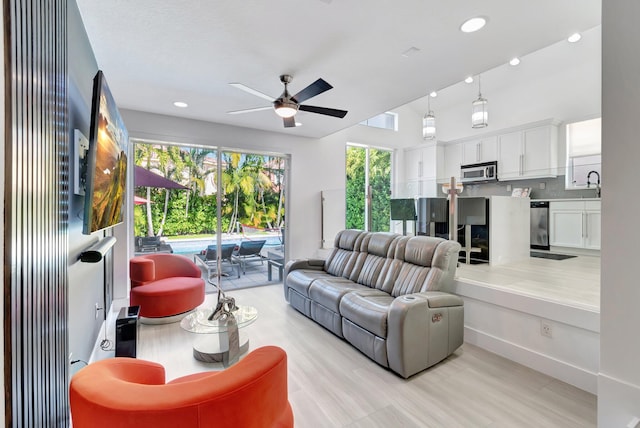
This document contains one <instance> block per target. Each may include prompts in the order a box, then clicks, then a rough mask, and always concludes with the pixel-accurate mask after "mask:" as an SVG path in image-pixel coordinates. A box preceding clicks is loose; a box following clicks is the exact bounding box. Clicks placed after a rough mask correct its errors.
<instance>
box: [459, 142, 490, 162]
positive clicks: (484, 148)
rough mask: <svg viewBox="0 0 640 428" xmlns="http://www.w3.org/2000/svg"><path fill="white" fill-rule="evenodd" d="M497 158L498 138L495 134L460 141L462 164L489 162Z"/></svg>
mask: <svg viewBox="0 0 640 428" xmlns="http://www.w3.org/2000/svg"><path fill="white" fill-rule="evenodd" d="M497 159H498V139H497V137H495V136H492V137H486V138H481V139H477V140H471V141H466V142H464V143H462V164H463V165H469V164H474V163H481V162H491V161H495V160H497Z"/></svg>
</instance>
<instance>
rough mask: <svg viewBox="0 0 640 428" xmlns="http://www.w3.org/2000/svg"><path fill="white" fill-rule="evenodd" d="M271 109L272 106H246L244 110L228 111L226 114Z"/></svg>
mask: <svg viewBox="0 0 640 428" xmlns="http://www.w3.org/2000/svg"><path fill="white" fill-rule="evenodd" d="M272 109H273V106H264V107H254V108H247V109H244V110H233V111H228V112H227V114H243V113H252V112H254V111H262V110H272Z"/></svg>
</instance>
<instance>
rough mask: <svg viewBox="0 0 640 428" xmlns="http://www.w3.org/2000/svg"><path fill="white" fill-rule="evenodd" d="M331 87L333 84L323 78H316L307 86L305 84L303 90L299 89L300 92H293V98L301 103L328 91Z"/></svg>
mask: <svg viewBox="0 0 640 428" xmlns="http://www.w3.org/2000/svg"><path fill="white" fill-rule="evenodd" d="M331 88H333V86H331V85H330V84H328V83H327V82H325V81H324V80H323V79H318V80H316V81H315V82H313V83H312V84H310V85H309V86H307V87H306V88H304V89H303V90H301V91H300V92H298V93H297V94H295V95H294V96H293V99H294V100H295V101H296V102H297V103H302V102H304V101H306V100H308V99H309V98H311V97H315V96H316V95H320V94H321V93H323V92H326V91H328V90H329V89H331Z"/></svg>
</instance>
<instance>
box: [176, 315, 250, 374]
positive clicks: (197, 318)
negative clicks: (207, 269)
mask: <svg viewBox="0 0 640 428" xmlns="http://www.w3.org/2000/svg"><path fill="white" fill-rule="evenodd" d="M213 310H214V308H207V309H196V310H195V311H193V312H192V313H190V314H189V315H187V316H186V317H184V318H183V319H182V321H180V327H182V328H183V329H184V330H186V331H188V332H190V333H195V334H196V337H195V339H194V341H193V357H194V358H195V359H196V360H198V361H203V362H205V363H220V362H221V363H222V364H223V365H224V366H225V367H228V366H230V365H231V364H234V363H235V362H236V361H238V358H239V357H240V355H242V354H244V353H245V352H247V350H248V349H249V336H248V335H247V334H246V333H245V332H244V331H242V330H241V329H242V328H243V327H246V326H248V325H249V324H251V323H253V322H254V321H255V320H256V319H257V318H258V310H257V309H256V308H255V307H253V306H245V305H237V308H236V309H235V310H233V311H232V312H231V313H232V314H233V317H226V318H224V319H218V320H209V316H211V313H212V312H213Z"/></svg>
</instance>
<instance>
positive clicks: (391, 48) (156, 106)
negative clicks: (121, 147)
mask: <svg viewBox="0 0 640 428" xmlns="http://www.w3.org/2000/svg"><path fill="white" fill-rule="evenodd" d="M77 4H78V7H79V9H80V12H81V14H82V18H83V20H84V23H85V27H86V30H87V33H88V35H89V39H90V42H91V45H92V46H93V50H94V52H95V56H96V59H97V62H98V66H99V67H100V69H102V70H103V71H104V73H105V76H106V78H107V81H108V83H109V86H110V88H111V91H112V93H113V96H114V98H115V100H116V102H117V103H118V105H119V107H120V108H127V109H132V110H141V111H148V112H153V113H160V114H166V115H172V116H180V117H186V118H192V119H200V120H206V121H211V122H218V123H225V124H231V125H237V126H244V127H250V128H256V129H263V130H268V131H275V132H283V133H286V134H292V135H301V136H309V137H322V136H325V135H329V134H332V133H334V132H336V131H339V130H341V129H344V128H347V127H350V126H352V125H354V124H356V123H358V122H361V121H362V120H364V119H367V118H369V117H372V116H375V115H377V114H379V113H381V112H384V111H387V110H391V109H393V108H395V107H398V106H400V105H404V104H406V103H409V102H411V101H413V100H416V99H418V98H421V97H424V96H425V95H426V94H427V93H428V92H430V91H431V90H440V89H443V88H446V87H449V86H451V85H453V84H456V83H457V82H459V81H461V80H462V79H464V77H466V76H468V75H475V74H478V73H481V72H484V71H486V70H489V69H492V68H494V67H496V66H498V65H500V64H503V63H505V62H507V61H509V59H511V58H512V57H514V56H524V55H526V54H528V53H531V52H534V51H536V50H538V49H541V48H543V47H545V46H548V45H551V44H553V43H555V42H558V41H560V40H563V39H565V38H566V37H567V36H569V35H570V34H572V33H574V32H576V31H585V30H588V29H590V28H593V27H595V26H597V25H599V24H600V16H601V14H600V12H601V0H536V1H531V0H483V1H478V0H448V1H445V2H443V1H437V0H396V1H392V0H368V1H366V2H365V1H356V0H271V1H264V0H242V1H238V0H214V1H211V0H190V1H184V0H183V1H177V0H173V1H171V0H135V1H131V0H107V1H95V0H77ZM478 15H481V16H484V17H487V18H488V24H487V25H486V26H485V28H483V29H482V30H480V31H478V32H476V33H472V34H465V33H462V32H460V31H459V27H460V24H462V22H463V21H464V20H466V19H467V18H470V17H474V16H478ZM410 48H417V49H418V51H416V52H415V53H414V54H413V55H410V56H408V57H407V56H403V55H402V53H403V52H405V51H407V50H408V49H410ZM280 74H291V75H293V77H294V79H293V82H292V83H291V85H290V91H291V93H292V94H295V93H296V92H298V91H299V90H300V89H302V88H304V87H306V86H307V85H308V84H310V83H312V82H313V81H315V80H316V79H317V78H319V77H322V78H323V79H325V80H326V81H327V82H329V83H330V84H331V85H333V87H334V88H333V89H332V90H330V91H328V92H325V93H323V94H321V95H318V96H317V97H314V98H312V99H310V100H308V101H307V102H305V104H311V105H317V106H322V107H332V108H338V109H343V110H348V111H349V113H348V114H347V116H346V117H345V118H344V119H338V118H333V117H327V116H322V115H318V114H313V113H308V112H299V113H298V114H297V116H296V120H297V121H298V122H301V123H302V126H300V127H296V128H287V129H285V128H283V125H282V120H281V119H279V118H278V117H277V116H276V115H275V113H274V112H273V111H272V110H265V111H259V112H253V113H247V114H243V115H229V114H227V111H230V110H240V109H245V108H252V107H259V106H264V105H268V104H269V102H268V101H266V100H264V99H261V98H258V97H256V96H254V95H250V94H248V93H246V92H243V91H240V90H238V89H236V88H233V87H231V86H229V83H232V82H239V83H243V84H244V85H246V86H249V87H251V88H253V89H256V90H258V91H261V92H263V93H266V94H268V95H271V96H273V97H274V98H275V97H277V96H279V95H280V93H281V92H282V85H281V83H280V81H279V78H278V76H279V75H280ZM174 101H184V102H187V103H188V104H189V107H188V108H186V109H179V108H177V107H174V106H173V102H174Z"/></svg>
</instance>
